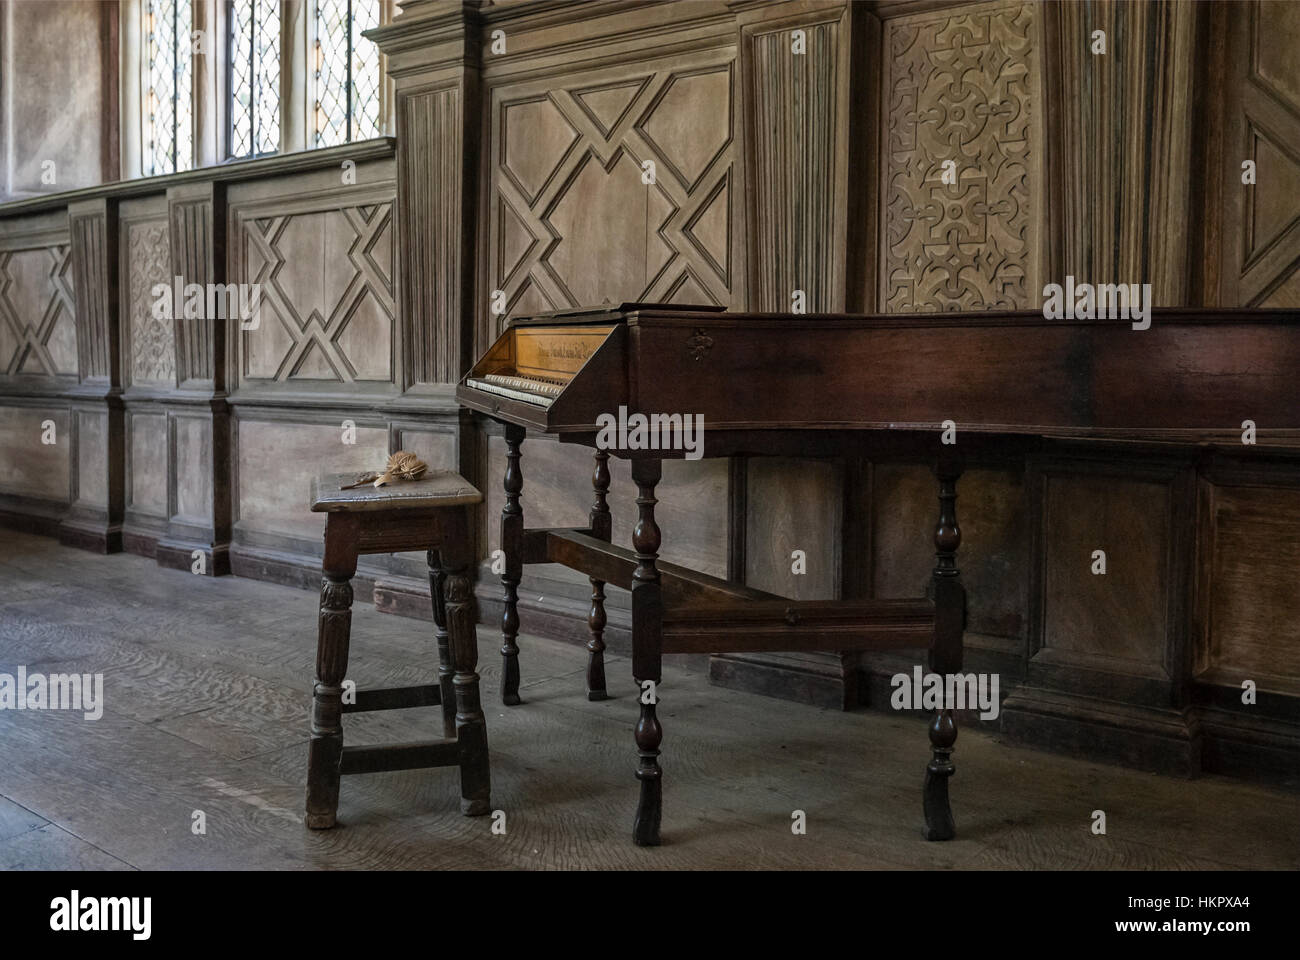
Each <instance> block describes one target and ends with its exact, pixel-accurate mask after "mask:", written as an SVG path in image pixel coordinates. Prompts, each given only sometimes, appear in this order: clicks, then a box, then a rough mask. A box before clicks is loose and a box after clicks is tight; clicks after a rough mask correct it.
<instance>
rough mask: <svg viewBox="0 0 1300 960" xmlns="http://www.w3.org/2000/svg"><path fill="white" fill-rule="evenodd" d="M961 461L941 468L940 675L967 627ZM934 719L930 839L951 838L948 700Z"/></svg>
mask: <svg viewBox="0 0 1300 960" xmlns="http://www.w3.org/2000/svg"><path fill="white" fill-rule="evenodd" d="M961 472H962V470H961V465H960V464H959V463H956V462H952V461H943V462H941V463H940V464H939V465H938V467H937V468H936V470H935V473H936V475H937V476H938V479H939V524H938V526H937V527H936V528H935V531H934V545H935V549H936V553H935V557H936V560H937V562H936V563H935V567H934V641H933V643H932V644H931V646H930V671H931V672H932V673H937V674H939V675H940V676H945V675H947V674H950V673H957V672H959V671H960V670H961V661H962V632H963V631H964V629H965V626H966V589H965V588H964V587H963V586H962V585H961V577H960V574H959V572H958V570H957V548H958V547H959V546H960V545H961V528H959V527H958V526H957V478H958V477H960V476H961ZM944 706H945V708H944V709H941V710H940V711H939V712H938V713H937V714H936V715H935V718H934V720H932V721H931V723H930V744H931V747H932V749H933V754H932V757H931V760H930V762H929V763H928V764H927V765H926V768H925V786H924V788H923V791H922V797H923V804H922V805H923V808H924V811H925V831H924V836H925V839H927V840H951V839H952V838H953V837H954V836H955V835H956V833H957V828H956V825H955V824H954V823H953V819H952V808H951V807H950V806H949V804H948V780H949V779H950V778H951V777H952V775H953V773H955V772H956V767H955V766H954V765H953V762H952V748H953V744H954V743H956V742H957V720H956V717H955V716H954V715H953V712H952V710H951V709H947V707H948V705H947V704H945V705H944Z"/></svg>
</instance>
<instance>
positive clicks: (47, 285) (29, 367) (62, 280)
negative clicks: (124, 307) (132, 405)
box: [0, 244, 77, 376]
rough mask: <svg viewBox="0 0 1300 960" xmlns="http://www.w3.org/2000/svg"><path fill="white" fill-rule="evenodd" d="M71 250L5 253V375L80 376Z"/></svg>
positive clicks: (0, 357) (0, 360) (0, 299)
mask: <svg viewBox="0 0 1300 960" xmlns="http://www.w3.org/2000/svg"><path fill="white" fill-rule="evenodd" d="M71 261H72V257H71V247H70V246H69V245H68V244H56V245H54V246H51V247H38V248H34V249H30V250H13V251H7V252H3V253H0V373H8V374H34V375H37V376H54V375H56V374H76V372H77V329H76V310H75V301H74V299H73V282H72V262H71Z"/></svg>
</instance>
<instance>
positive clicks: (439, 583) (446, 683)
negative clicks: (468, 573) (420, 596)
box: [426, 550, 456, 740]
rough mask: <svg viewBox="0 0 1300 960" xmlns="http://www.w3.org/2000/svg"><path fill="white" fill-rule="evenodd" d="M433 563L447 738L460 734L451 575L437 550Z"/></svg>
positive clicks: (432, 593)
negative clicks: (450, 626) (450, 645)
mask: <svg viewBox="0 0 1300 960" xmlns="http://www.w3.org/2000/svg"><path fill="white" fill-rule="evenodd" d="M426 559H427V560H428V563H429V598H430V599H431V600H432V601H433V629H434V636H435V637H436V638H437V641H438V693H439V696H440V697H441V700H442V735H443V736H444V737H446V738H447V739H449V740H450V739H451V738H453V737H455V736H456V694H455V688H454V687H453V686H452V682H451V678H452V676H453V675H454V674H455V671H454V670H452V667H451V655H450V653H448V649H447V607H446V600H445V591H446V586H447V575H446V574H445V573H444V572H443V570H442V559H441V557H440V556H439V553H438V551H437V550H430V551H429V552H428V553H427V554H426Z"/></svg>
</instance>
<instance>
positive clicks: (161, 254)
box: [127, 219, 176, 385]
mask: <svg viewBox="0 0 1300 960" xmlns="http://www.w3.org/2000/svg"><path fill="white" fill-rule="evenodd" d="M127 271H128V278H127V282H128V284H129V291H130V324H131V326H130V336H131V382H132V383H160V384H172V385H174V384H175V382H176V346H175V342H174V340H175V330H174V324H173V321H171V320H167V319H159V318H157V317H155V316H154V297H153V293H152V291H153V287H154V285H155V284H159V283H161V284H164V285H166V286H167V288H168V289H169V290H170V289H171V288H172V278H171V252H170V250H169V249H168V247H167V221H166V219H159V220H148V221H143V222H138V223H131V224H128V225H127Z"/></svg>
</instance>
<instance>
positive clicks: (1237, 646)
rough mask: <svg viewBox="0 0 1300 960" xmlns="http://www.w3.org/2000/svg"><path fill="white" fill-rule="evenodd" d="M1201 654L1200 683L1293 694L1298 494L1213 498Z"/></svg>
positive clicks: (1298, 676) (1296, 691)
mask: <svg viewBox="0 0 1300 960" xmlns="http://www.w3.org/2000/svg"><path fill="white" fill-rule="evenodd" d="M1213 524H1214V526H1213V530H1214V540H1213V551H1214V555H1213V567H1212V571H1213V572H1212V575H1211V578H1210V590H1211V595H1210V620H1209V622H1210V630H1209V651H1208V654H1209V656H1208V663H1207V664H1206V669H1205V670H1204V671H1203V673H1202V674H1201V677H1202V679H1206V680H1209V681H1211V682H1218V683H1222V684H1224V685H1225V686H1229V687H1236V688H1238V689H1240V687H1241V683H1242V681H1243V680H1253V681H1255V683H1256V684H1257V685H1258V686H1259V687H1260V688H1262V689H1269V690H1273V691H1276V692H1280V693H1286V694H1288V695H1290V696H1297V695H1300V626H1298V625H1300V590H1297V589H1296V578H1295V575H1294V571H1295V570H1296V569H1297V566H1296V565H1297V564H1300V491H1298V490H1295V489H1281V488H1277V487H1232V486H1219V487H1216V488H1215V491H1214V518H1213Z"/></svg>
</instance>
